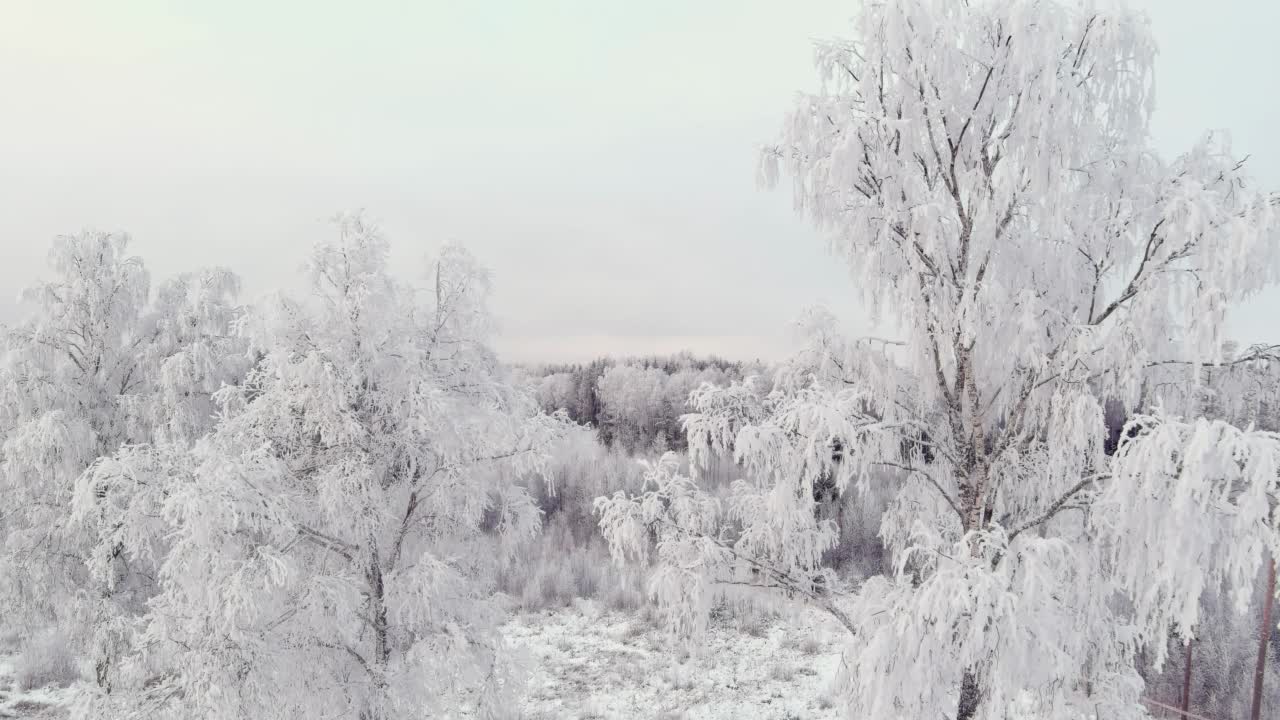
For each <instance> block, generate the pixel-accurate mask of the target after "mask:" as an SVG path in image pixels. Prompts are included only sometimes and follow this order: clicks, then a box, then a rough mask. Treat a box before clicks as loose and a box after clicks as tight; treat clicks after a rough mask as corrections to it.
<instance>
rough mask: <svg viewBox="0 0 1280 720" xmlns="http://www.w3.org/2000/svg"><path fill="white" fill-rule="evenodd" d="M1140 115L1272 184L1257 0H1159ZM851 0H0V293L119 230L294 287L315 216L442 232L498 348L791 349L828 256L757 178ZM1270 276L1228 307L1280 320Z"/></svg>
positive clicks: (1273, 67)
mask: <svg viewBox="0 0 1280 720" xmlns="http://www.w3.org/2000/svg"><path fill="white" fill-rule="evenodd" d="M1143 5H1144V6H1145V7H1147V8H1148V9H1149V11H1150V12H1151V15H1152V17H1153V19H1154V23H1155V29H1156V33H1157V37H1158V40H1159V43H1160V46H1161V55H1160V60H1159V63H1158V67H1157V72H1158V75H1157V77H1158V80H1157V84H1158V108H1157V112H1156V118H1155V128H1154V132H1155V135H1156V141H1157V144H1158V145H1159V146H1160V148H1161V149H1162V150H1164V151H1165V152H1166V153H1168V154H1173V153H1175V152H1176V151H1178V150H1179V149H1180V148H1183V147H1185V146H1187V145H1188V144H1189V143H1191V142H1192V141H1193V140H1195V139H1196V138H1197V137H1198V136H1199V134H1200V133H1201V132H1202V131H1203V130H1205V129H1208V128H1229V129H1231V131H1232V133H1233V136H1234V139H1235V147H1236V149H1237V151H1239V152H1248V153H1251V154H1252V160H1251V162H1252V164H1253V172H1254V174H1255V175H1256V176H1257V177H1258V179H1260V180H1261V181H1263V183H1265V184H1266V185H1267V186H1269V187H1272V188H1280V122H1278V121H1280V93H1277V92H1276V88H1277V80H1276V72H1277V70H1280V49H1278V48H1280V45H1278V44H1276V43H1274V42H1273V39H1274V38H1273V36H1274V33H1275V32H1276V28H1277V27H1280V3H1276V2H1274V0H1252V1H1247V0H1214V2H1203V1H1199V0H1180V1H1176V2H1175V1H1170V0H1152V1H1151V2H1147V3H1143ZM855 7H856V5H855V4H854V3H852V2H849V0H839V1H837V0H794V1H792V2H782V1H781V0H760V1H755V0H698V2H688V1H686V0H646V1H645V2H635V1H634V0H633V1H629V2H622V1H614V0H524V1H521V0H486V1H483V2H443V1H441V0H427V1H426V2H408V1H406V2H392V1H391V0H364V1H362V2H317V1H316V0H308V1H298V2H292V1H283V0H273V1H272V2H255V1H251V0H221V1H219V2H208V1H207V0H201V1H189V2H180V1H178V2H175V1H173V0H164V1H161V0H154V1H148V0H118V1H116V2H111V3H104V2H95V1H93V0H84V1H83V2H64V1H62V0H0V93H2V95H0V98H2V99H0V207H3V209H4V211H3V212H0V248H2V250H3V260H4V262H3V263H0V318H3V319H10V318H11V317H12V316H13V314H14V312H15V311H14V305H13V302H12V301H11V300H10V299H11V298H14V297H16V296H17V294H18V293H19V291H20V290H21V289H22V288H23V287H25V286H26V285H27V284H29V283H30V282H31V280H32V279H33V278H35V277H38V276H40V275H42V274H43V273H44V272H45V271H44V257H45V252H46V248H47V246H48V241H49V239H50V238H51V237H53V236H54V235H57V234H61V233H68V232H74V231H77V230H80V229H82V228H86V227H93V228H100V229H112V230H114V229H120V230H126V231H128V232H130V233H131V234H132V235H133V238H134V249H135V251H136V252H137V253H139V254H141V255H142V256H143V257H144V258H145V259H146V261H147V263H148V265H149V266H150V267H151V269H152V271H153V273H154V274H155V275H157V276H164V275H167V274H170V273H173V272H176V271H179V270H182V269H186V268H192V267H195V266H199V265H206V264H223V265H229V266H231V267H233V268H234V269H236V270H238V271H239V272H240V273H241V274H242V275H243V276H244V278H245V281H246V287H247V290H248V294H249V296H250V297H252V296H253V295H256V294H258V293H261V292H263V291H265V290H268V289H271V288H274V287H278V286H282V285H284V286H296V285H297V282H298V281H297V270H298V267H299V266H300V264H301V262H302V260H303V258H304V257H305V255H306V252H307V249H308V247H309V246H310V244H311V243H312V242H313V241H314V240H315V238H317V237H318V236H320V235H321V234H323V233H326V232H331V230H330V228H329V227H328V226H327V224H326V218H328V217H330V216H331V215H332V214H333V213H335V212H337V211H339V210H344V209H354V208H365V209H366V210H367V211H368V213H369V214H370V215H371V216H372V217H373V218H375V219H376V220H378V221H379V222H380V223H381V224H382V225H383V227H385V228H386V229H387V231H388V233H389V234H390V235H391V236H392V241H393V245H394V247H395V250H394V252H395V254H396V258H397V261H398V262H402V263H403V264H405V266H406V267H407V266H408V264H409V263H411V262H414V261H416V260H417V259H418V258H420V257H422V256H423V255H424V254H425V253H427V252H429V251H430V250H431V249H432V248H434V247H437V246H438V245H439V243H441V242H443V241H446V240H456V241H460V242H462V243H464V244H466V245H467V246H468V247H470V248H471V249H472V250H473V251H474V252H475V253H476V254H477V255H479V256H480V258H481V259H482V260H483V261H484V262H485V263H486V264H487V265H488V266H489V267H491V268H492V269H493V272H494V276H495V282H496V286H497V290H496V295H495V301H494V304H495V310H496V312H497V314H498V315H499V318H500V320H501V326H502V336H501V339H500V342H499V345H500V348H501V349H502V350H503V351H504V352H505V353H506V355H507V356H508V357H510V358H512V359H518V360H561V359H586V358H589V357H591V356H594V355H597V354H601V353H613V354H627V353H643V352H668V351H673V350H677V349H681V348H689V349H692V350H694V351H697V352H715V353H720V354H723V355H729V356H737V357H764V358H776V357H779V356H781V355H784V354H785V353H786V352H788V351H789V348H790V344H789V339H788V326H789V323H790V322H791V321H792V320H793V319H794V318H795V317H796V316H797V315H798V313H799V312H800V311H801V310H802V309H803V308H804V307H805V306H808V305H812V304H814V303H825V304H827V305H829V306H830V307H832V309H833V310H835V311H836V312H837V313H838V314H840V315H841V316H842V317H844V318H846V319H847V320H848V322H849V323H850V324H852V325H858V324H860V323H861V320H860V318H861V313H860V312H859V310H858V307H857V302H856V298H855V294H854V292H853V290H852V288H851V286H850V283H849V281H848V279H847V276H846V272H845V270H844V269H843V267H842V266H840V265H839V264H838V263H836V262H834V261H833V260H832V259H831V258H830V257H829V256H827V255H826V254H825V252H824V244H823V242H822V240H821V238H820V237H818V236H817V235H816V234H815V233H814V232H813V231H812V230H810V229H809V228H808V227H807V226H806V225H805V224H803V223H802V222H801V221H800V220H799V219H798V218H796V217H794V216H793V215H792V213H791V209H790V194H789V192H787V191H785V190H781V191H777V192H772V193H770V192H764V191H761V190H759V189H757V188H756V186H755V183H754V166H755V159H756V156H755V148H756V147H757V145H758V144H759V143H761V142H762V141H766V140H769V139H770V138H771V137H773V135H774V132H775V130H776V128H777V126H778V124H779V122H780V120H781V118H782V115H783V114H784V112H785V111H786V110H787V109H788V107H789V105H790V102H791V99H792V97H793V94H794V93H795V91H797V90H800V89H808V88H811V87H813V85H814V83H813V72H812V64H811V53H810V47H809V40H810V38H813V37H817V36H829V35H836V34H840V33H842V32H843V30H844V28H845V26H846V24H847V23H846V21H847V18H848V17H849V16H850V15H851V14H852V13H853V11H854V8H855ZM1277 301H1280V294H1277V293H1272V294H1271V295H1270V296H1268V297H1266V298H1262V299H1260V300H1259V301H1257V302H1254V303H1253V304H1252V305H1251V306H1249V307H1246V308H1243V309H1241V310H1240V311H1239V312H1238V313H1237V314H1236V317H1235V318H1234V321H1233V322H1234V324H1235V330H1236V334H1237V335H1238V336H1240V337H1241V338H1242V339H1244V340H1246V341H1254V340H1261V339H1272V340H1276V339H1280V327H1276V324H1275V323H1273V322H1272V321H1271V316H1272V315H1273V314H1274V309H1275V308H1276V307H1277Z"/></svg>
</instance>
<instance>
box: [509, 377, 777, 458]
mask: <svg viewBox="0 0 1280 720" xmlns="http://www.w3.org/2000/svg"><path fill="white" fill-rule="evenodd" d="M766 370H767V366H766V365H765V364H763V363H761V362H759V361H755V362H739V361H733V360H726V359H724V358H720V357H715V356H707V357H698V356H695V355H693V354H691V353H687V352H686V353H679V354H676V355H666V356H659V355H653V356H647V357H628V358H611V357H602V358H597V359H595V360H592V361H591V362H588V363H584V364H560V365H544V366H540V367H535V368H531V372H532V373H533V375H534V376H535V378H537V398H538V402H539V403H541V405H542V407H543V409H545V410H547V411H548V412H551V411H555V410H560V409H563V410H565V411H567V412H568V413H569V417H570V418H572V419H573V420H574V421H575V422H578V423H581V424H583V425H589V426H591V427H594V428H595V429H596V431H597V432H598V433H599V435H600V440H601V442H603V443H605V444H606V445H609V446H616V447H619V448H621V449H623V450H626V451H627V452H629V453H648V452H653V451H656V452H662V451H664V450H684V449H685V447H686V441H685V437H684V432H683V431H682V430H681V428H680V416H681V415H683V414H684V413H686V412H688V407H687V405H686V402H687V400H688V398H689V393H690V392H691V391H693V390H694V389H696V388H697V387H699V386H700V385H702V384H703V383H712V384H714V385H722V386H723V385H728V384H730V383H732V382H734V381H735V380H741V379H742V378H743V377H746V376H748V375H753V374H760V373H763V372H765V371H766Z"/></svg>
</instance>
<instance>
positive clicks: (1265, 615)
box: [1249, 556, 1276, 720]
mask: <svg viewBox="0 0 1280 720" xmlns="http://www.w3.org/2000/svg"><path fill="white" fill-rule="evenodd" d="M1266 588H1267V596H1266V597H1264V598H1263V599H1262V627H1261V628H1260V629H1259V631H1258V665H1257V667H1256V668H1255V669H1254V671H1253V709H1252V710H1250V711H1249V718H1250V720H1261V718H1262V681H1263V679H1264V678H1265V676H1266V673H1267V645H1268V644H1269V642H1270V640H1271V633H1272V632H1274V630H1275V622H1274V621H1272V619H1271V608H1272V606H1273V605H1275V600H1276V563H1275V560H1273V559H1272V558H1271V557H1270V556H1268V557H1267V585H1266Z"/></svg>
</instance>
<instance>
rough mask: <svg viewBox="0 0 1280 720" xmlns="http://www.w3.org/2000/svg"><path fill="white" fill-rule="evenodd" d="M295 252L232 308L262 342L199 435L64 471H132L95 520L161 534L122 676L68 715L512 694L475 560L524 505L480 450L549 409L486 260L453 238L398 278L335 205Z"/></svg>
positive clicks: (481, 700)
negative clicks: (110, 515) (283, 274)
mask: <svg viewBox="0 0 1280 720" xmlns="http://www.w3.org/2000/svg"><path fill="white" fill-rule="evenodd" d="M308 267H309V280H310V287H311V292H310V294H309V296H308V297H306V298H305V299H303V300H300V301H291V300H287V299H283V298H278V299H276V300H274V301H272V302H269V303H266V304H264V305H263V306H261V307H258V308H254V309H252V310H251V311H250V312H249V313H248V315H247V316H246V318H245V320H244V321H243V323H242V324H241V326H240V327H241V332H242V333H243V335H244V337H245V339H246V340H247V341H248V343H249V345H250V349H251V350H252V351H254V352H255V355H256V356H257V357H258V360H257V362H256V364H255V365H254V367H253V368H252V369H251V370H250V372H249V373H248V376H247V378H246V379H245V380H244V381H243V382H242V383H240V384H238V385H236V386H234V387H228V388H225V389H223V390H221V391H219V392H218V393H216V394H215V398H216V401H217V403H218V408H219V409H218V412H219V416H218V422H217V424H216V426H215V427H214V428H213V430H212V431H211V432H210V433H209V434H208V435H207V436H205V437H204V438H202V439H200V440H199V441H198V442H197V443H195V445H194V447H193V448H190V449H187V448H182V447H178V448H175V447H174V446H173V444H172V443H161V444H159V445H156V446H154V447H152V448H149V449H146V450H145V451H142V450H139V451H135V452H130V453H122V454H120V455H117V456H116V458H115V459H114V460H113V462H112V467H111V468H109V469H108V468H104V469H103V470H102V472H99V473H96V474H95V475H93V476H89V477H87V479H86V482H84V483H82V485H81V487H80V489H79V490H80V492H79V496H80V497H79V499H87V498H91V497H93V496H95V495H97V494H98V493H99V488H100V487H101V486H102V484H103V483H108V484H110V483H120V482H124V483H127V484H128V486H129V487H130V488H132V489H133V491H134V492H139V493H147V494H149V495H150V498H151V499H150V500H149V501H148V502H145V503H143V502H135V503H133V504H132V505H131V507H136V508H138V510H139V512H138V513H137V514H135V515H132V516H130V518H129V522H128V523H127V524H126V527H124V528H123V529H122V530H121V532H120V533H119V535H118V536H117V537H113V538H110V539H108V540H105V541H104V542H105V543H106V544H110V543H114V542H119V543H121V544H122V546H123V552H124V553H125V554H126V555H127V556H129V557H134V556H141V557H153V556H154V554H155V546H156V542H157V538H162V539H163V542H164V543H165V544H166V545H167V546H166V547H165V548H164V549H163V554H162V556H161V557H159V558H158V562H159V569H158V579H159V583H160V592H159V594H158V595H157V596H155V597H154V598H153V599H152V600H151V601H150V604H149V607H148V612H147V613H146V615H145V617H144V618H143V624H142V627H141V629H140V641H139V642H138V643H136V645H135V647H136V651H135V652H134V653H133V654H131V655H130V656H129V658H128V659H127V661H126V663H125V666H126V675H127V680H126V682H124V683H122V684H121V686H120V687H117V688H116V690H115V692H113V693H111V694H110V695H106V694H100V695H98V696H96V697H93V698H89V699H87V700H86V702H85V704H84V707H83V708H82V710H83V711H84V712H85V714H86V715H91V716H97V717H103V716H107V717H112V716H125V715H128V714H129V713H131V712H142V713H143V714H145V715H146V716H147V717H172V718H192V717H200V718H242V717H255V718H297V717H349V718H357V717H358V718H366V719H369V720H373V719H375V718H390V717H418V716H422V715H423V714H424V713H426V714H430V713H433V712H439V711H443V710H445V709H457V708H458V707H462V706H469V707H471V708H473V709H475V710H477V711H478V712H479V713H480V714H482V715H483V714H488V715H497V714H501V713H502V712H504V711H509V710H512V709H513V708H514V703H513V702H512V692H513V691H514V690H515V688H516V687H517V684H516V682H515V679H514V677H513V676H512V673H511V670H512V667H511V665H510V664H509V663H508V662H507V660H508V658H507V657H505V655H504V653H503V652H502V647H501V646H502V641H501V638H500V637H499V635H498V634H497V632H496V628H497V622H498V619H499V610H500V608H499V606H498V605H497V604H496V603H495V602H494V601H493V600H492V598H491V593H490V592H489V585H488V583H487V581H486V578H488V577H489V576H490V574H491V573H492V571H493V570H494V568H495V566H496V564H497V563H498V562H501V561H502V560H503V559H504V558H506V557H509V556H510V553H511V552H512V551H513V549H514V548H515V547H516V546H517V545H518V544H520V543H521V542H523V541H525V540H526V539H527V538H528V537H529V536H530V535H531V534H532V533H534V532H535V531H536V530H537V528H538V526H539V512H538V509H537V507H536V506H535V505H534V504H533V502H532V501H531V499H530V497H529V495H528V494H527V493H526V491H525V490H524V488H523V487H520V486H518V485H515V484H513V483H512V482H511V481H504V480H502V478H510V477H512V476H513V473H511V472H506V473H503V472H496V471H495V470H497V469H498V466H499V465H506V466H513V467H514V468H516V469H517V470H519V469H529V468H533V467H535V466H536V465H538V464H539V463H540V461H541V458H542V456H543V453H544V448H545V447H546V446H547V443H548V442H549V441H550V439H551V438H552V437H553V436H554V435H555V434H556V432H557V425H558V422H559V421H558V420H556V419H554V418H549V417H547V416H545V415H540V414H538V413H536V412H535V404H534V402H533V400H532V398H531V397H527V396H526V395H524V394H523V393H521V392H518V391H516V390H515V389H513V387H512V385H511V384H510V382H509V379H508V377H507V375H506V372H505V371H504V370H503V369H502V368H501V366H500V365H499V364H498V363H497V361H496V360H495V358H494V355H493V353H492V352H491V351H490V350H489V348H488V346H487V345H486V344H485V342H486V337H487V334H488V332H489V324H490V322H489V316H488V314H487V311H486V307H485V301H486V296H487V293H488V278H487V276H486V274H485V272H484V271H483V270H482V269H481V268H480V267H479V266H478V265H477V264H476V263H475V261H474V260H473V259H472V258H471V257H470V256H469V255H468V254H466V253H465V252H464V251H462V250H460V249H458V248H456V247H449V248H446V249H445V250H444V251H443V253H442V254H441V255H440V257H439V258H438V259H437V260H435V261H434V262H433V263H432V264H431V265H430V266H429V267H428V268H427V272H426V276H425V282H424V283H421V284H417V285H410V284H406V283H404V282H401V281H399V280H397V279H395V278H394V277H393V276H392V275H391V273H390V271H389V268H388V246H387V242H386V241H385V239H384V238H383V236H382V235H381V234H380V232H379V231H378V230H377V229H376V228H374V227H372V226H371V225H370V224H369V223H368V222H366V221H365V220H363V219H362V218H361V217H360V216H344V217H342V218H340V219H339V221H338V223H337V233H336V237H335V238H333V239H332V240H331V241H328V242H323V243H320V244H319V245H318V246H317V247H316V249H315V251H314V253H313V254H312V256H311V259H310V263H309V266H308ZM157 518H158V520H157ZM157 522H158V523H159V524H160V527H156V525H155V524H156V523H157ZM129 716H132V715H129Z"/></svg>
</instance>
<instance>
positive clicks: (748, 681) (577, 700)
mask: <svg viewBox="0 0 1280 720" xmlns="http://www.w3.org/2000/svg"><path fill="white" fill-rule="evenodd" d="M505 630H506V635H507V638H508V640H509V642H510V643H511V646H512V649H513V650H514V651H516V652H519V653H521V654H522V655H523V656H524V659H525V660H526V662H527V667H528V672H529V675H528V684H527V686H526V692H525V699H524V703H523V707H522V711H523V712H522V715H523V717H524V718H526V719H527V720H552V719H554V720H587V719H588V718H592V719H596V720H612V719H614V718H626V719H631V718H635V719H637V720H720V719H722V718H723V719H726V720H727V719H729V718H735V719H736V718H751V719H752V720H826V719H828V718H831V719H834V718H836V717H838V713H837V712H836V710H835V709H834V708H833V707H832V701H831V695H830V693H829V691H828V686H829V685H830V682H831V678H832V677H833V675H834V673H835V669H836V665H837V663H839V652H838V646H837V641H838V640H839V639H840V630H839V628H838V627H837V626H835V625H834V624H833V623H831V622H829V621H828V620H827V619H826V618H825V617H824V616H822V615H821V614H819V613H816V612H806V613H804V614H801V615H799V616H797V617H795V618H791V619H780V620H776V621H774V622H772V623H752V624H750V625H749V626H748V627H741V626H740V625H739V624H738V623H736V622H735V621H733V620H719V621H713V623H712V626H711V628H710V630H709V632H708V637H707V641H706V644H705V647H704V648H703V649H702V651H701V652H698V653H696V654H693V655H690V654H689V653H687V652H684V651H682V650H680V649H679V648H678V647H676V646H675V645H673V644H672V643H671V642H670V641H669V639H668V638H667V636H666V635H665V634H664V633H663V632H662V631H661V630H659V629H658V628H656V627H654V625H653V624H652V623H651V622H649V621H647V620H645V619H644V617H643V616H641V615H636V614H622V613H616V612H608V611H604V610H601V609H600V607H599V606H598V605H596V604H595V603H592V602H578V603H575V604H574V606H573V607H571V608H566V609H563V610H559V611H555V612H542V613H529V614H524V615H519V616H517V617H515V618H514V619H512V620H511V621H510V622H509V623H508V624H507V625H506V627H505ZM13 660H14V658H12V657H4V656H0V718H59V717H64V716H65V714H66V713H65V707H66V704H67V702H68V701H69V699H70V697H71V694H72V693H73V692H74V690H72V689H67V690H56V689H47V688H46V689H36V690H30V691H25V692H24V691H20V690H19V689H18V687H17V681H16V679H15V673H14V665H13Z"/></svg>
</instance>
